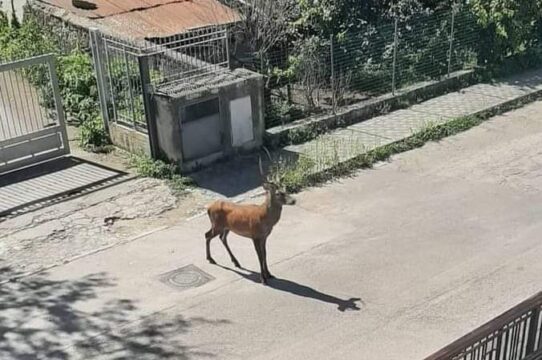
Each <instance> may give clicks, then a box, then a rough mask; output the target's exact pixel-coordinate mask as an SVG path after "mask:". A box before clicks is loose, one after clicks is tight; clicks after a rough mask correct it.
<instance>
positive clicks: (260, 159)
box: [258, 156, 264, 178]
mask: <svg viewBox="0 0 542 360" xmlns="http://www.w3.org/2000/svg"><path fill="white" fill-rule="evenodd" d="M258 165H259V166H260V176H261V177H262V178H263V177H264V175H263V166H262V157H261V156H258Z"/></svg>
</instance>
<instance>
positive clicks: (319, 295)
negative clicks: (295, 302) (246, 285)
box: [217, 264, 364, 312]
mask: <svg viewBox="0 0 542 360" xmlns="http://www.w3.org/2000/svg"><path fill="white" fill-rule="evenodd" d="M217 266H219V267H221V268H222V269H224V270H228V271H231V272H234V273H236V274H237V275H239V276H241V277H242V278H244V279H246V280H250V281H252V282H254V283H257V284H260V273H257V272H254V271H251V270H248V269H245V268H241V269H242V270H244V271H245V272H246V273H245V272H241V271H239V270H236V269H232V268H230V267H227V266H223V265H218V264H217ZM267 286H268V287H270V288H272V289H275V290H279V291H284V292H287V293H290V294H292V295H296V296H300V297H305V298H309V299H313V300H317V301H321V302H325V303H328V304H334V305H337V310H339V311H341V312H344V311H346V310H352V311H359V310H361V308H360V307H359V306H358V304H356V303H357V302H359V303H360V304H361V305H364V303H363V300H362V299H361V298H350V299H340V298H338V297H336V296H332V295H328V294H325V293H323V292H320V291H318V290H315V289H313V288H311V287H309V286H306V285H301V284H298V283H296V282H294V281H291V280H286V279H279V278H273V279H270V280H269V281H268V284H267Z"/></svg>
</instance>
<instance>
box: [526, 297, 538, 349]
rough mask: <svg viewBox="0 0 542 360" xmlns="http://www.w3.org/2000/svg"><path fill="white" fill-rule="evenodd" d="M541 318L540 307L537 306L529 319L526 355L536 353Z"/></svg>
mask: <svg viewBox="0 0 542 360" xmlns="http://www.w3.org/2000/svg"><path fill="white" fill-rule="evenodd" d="M539 318H540V307H537V308H535V309H534V310H533V312H532V314H531V318H530V320H529V332H528V338H527V353H526V355H530V354H532V353H534V351H535V350H536V347H535V344H536V335H537V330H538V321H539Z"/></svg>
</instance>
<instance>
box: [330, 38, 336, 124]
mask: <svg viewBox="0 0 542 360" xmlns="http://www.w3.org/2000/svg"><path fill="white" fill-rule="evenodd" d="M333 48H334V46H333V34H331V35H330V36H329V49H330V50H331V102H332V107H333V113H334V114H335V113H336V112H337V81H336V79H335V57H334V54H333V53H334V51H333Z"/></svg>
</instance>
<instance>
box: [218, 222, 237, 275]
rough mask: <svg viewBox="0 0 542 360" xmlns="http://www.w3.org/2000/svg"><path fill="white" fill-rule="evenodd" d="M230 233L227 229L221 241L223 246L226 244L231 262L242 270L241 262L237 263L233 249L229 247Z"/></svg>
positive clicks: (221, 235)
mask: <svg viewBox="0 0 542 360" xmlns="http://www.w3.org/2000/svg"><path fill="white" fill-rule="evenodd" d="M229 232H230V231H229V230H227V229H225V230H224V231H223V232H222V234H220V240H222V244H224V247H225V248H226V250H227V251H228V254H229V255H230V259H231V262H232V263H233V265H235V267H237V268H240V267H241V265H240V264H239V261H237V259H236V258H235V255H233V253H232V251H231V249H230V246H229V245H228V233H229Z"/></svg>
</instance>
